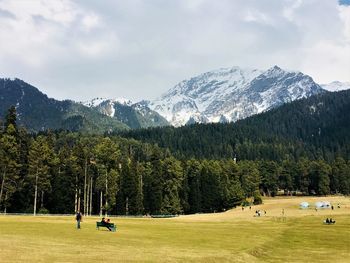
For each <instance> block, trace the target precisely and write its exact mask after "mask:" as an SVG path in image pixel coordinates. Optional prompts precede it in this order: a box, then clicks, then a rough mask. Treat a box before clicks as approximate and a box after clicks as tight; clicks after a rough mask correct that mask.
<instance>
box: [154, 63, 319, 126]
mask: <svg viewBox="0 0 350 263" xmlns="http://www.w3.org/2000/svg"><path fill="white" fill-rule="evenodd" d="M323 91H324V90H323V89H322V88H321V87H320V86H319V85H318V84H316V83H315V82H314V81H313V79H312V78H311V77H310V76H307V75H304V74H303V73H301V72H292V71H285V70H283V69H281V68H279V67H278V66H274V67H272V68H270V69H268V70H266V71H262V70H257V69H241V68H239V67H233V68H223V69H219V70H214V71H210V72H206V73H203V74H201V75H199V76H196V77H193V78H191V79H189V80H184V81H181V82H180V83H179V84H177V85H176V86H175V87H173V88H172V89H170V90H169V91H168V92H167V93H165V94H164V95H162V96H161V97H160V98H158V99H156V100H154V101H151V102H150V103H149V104H148V106H149V108H151V109H152V110H154V111H156V112H158V113H159V114H160V115H162V116H163V117H165V118H166V119H167V121H168V122H170V123H171V124H172V125H174V126H181V125H185V124H189V123H195V122H200V123H207V122H229V121H237V120H239V119H243V118H246V117H249V116H251V115H253V114H257V113H261V112H263V111H266V110H269V109H271V108H274V107H277V106H279V105H281V104H283V103H286V102H290V101H293V100H296V99H300V98H304V97H309V96H311V95H314V94H317V93H320V92H323Z"/></svg>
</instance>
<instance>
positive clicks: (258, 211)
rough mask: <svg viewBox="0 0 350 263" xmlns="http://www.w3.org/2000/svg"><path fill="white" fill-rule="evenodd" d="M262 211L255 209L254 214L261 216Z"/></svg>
mask: <svg viewBox="0 0 350 263" xmlns="http://www.w3.org/2000/svg"><path fill="white" fill-rule="evenodd" d="M261 214H262V211H261V210H256V211H255V216H261ZM264 215H266V210H264Z"/></svg>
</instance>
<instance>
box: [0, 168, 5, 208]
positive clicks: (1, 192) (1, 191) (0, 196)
mask: <svg viewBox="0 0 350 263" xmlns="http://www.w3.org/2000/svg"><path fill="white" fill-rule="evenodd" d="M5 177H6V167H5V170H4V174H3V175H2V182H1V190H0V205H1V201H2V195H3V193H4V186H5Z"/></svg>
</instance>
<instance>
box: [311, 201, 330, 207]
mask: <svg viewBox="0 0 350 263" xmlns="http://www.w3.org/2000/svg"><path fill="white" fill-rule="evenodd" d="M315 207H316V208H322V209H324V208H331V203H330V202H328V201H322V202H316V203H315Z"/></svg>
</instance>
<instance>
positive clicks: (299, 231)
mask: <svg viewBox="0 0 350 263" xmlns="http://www.w3.org/2000/svg"><path fill="white" fill-rule="evenodd" d="M322 200H327V201H330V202H331V203H332V204H334V205H335V209H334V210H333V211H332V210H331V209H327V210H318V211H315V209H307V210H301V209H299V203H300V202H302V201H308V202H310V204H314V203H315V202H316V201H322ZM338 203H339V204H340V206H341V208H337V204H338ZM257 209H259V210H262V211H263V210H266V215H264V213H262V214H263V215H262V216H261V217H254V214H255V210H257ZM282 209H284V214H285V216H284V217H285V219H284V218H283V217H282ZM326 217H332V218H333V219H335V220H336V221H337V222H336V224H335V225H324V224H323V223H322V221H323V220H324V219H325V218H326ZM98 220H99V218H97V217H86V218H84V221H83V222H82V229H80V230H77V229H76V228H75V220H74V216H71V217H59V216H37V217H32V216H0V262H191V261H192V262H350V198H346V197H325V198H321V197H318V198H313V197H312V198H310V197H306V198H303V197H291V198H271V199H264V204H263V205H259V206H253V207H252V209H251V210H250V209H249V208H246V209H245V210H244V211H242V209H241V208H236V209H232V210H229V211H227V212H224V213H216V214H197V215H188V216H180V217H177V218H169V219H154V218H112V222H115V223H116V224H117V226H118V229H117V231H116V232H109V231H106V230H101V229H100V230H99V231H98V230H96V228H95V225H96V223H95V222H96V221H98Z"/></svg>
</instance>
